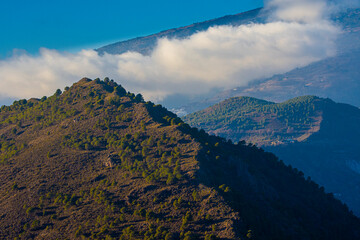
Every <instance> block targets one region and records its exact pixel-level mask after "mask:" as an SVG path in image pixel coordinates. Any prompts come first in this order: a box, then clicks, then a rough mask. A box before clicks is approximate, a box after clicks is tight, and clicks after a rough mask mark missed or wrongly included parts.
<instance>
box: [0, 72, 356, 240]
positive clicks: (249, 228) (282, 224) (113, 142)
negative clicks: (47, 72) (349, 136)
mask: <svg viewBox="0 0 360 240" xmlns="http://www.w3.org/2000/svg"><path fill="white" fill-rule="evenodd" d="M74 119H75V120H76V121H74ZM0 145H1V152H0V162H1V164H0V186H1V188H0V196H1V197H0V219H1V221H0V238H1V239H14V238H21V239H45V238H46V239H64V238H67V239H82V238H90V239H95V238H96V239H216V238H220V239H246V238H247V236H248V237H250V235H252V236H254V237H256V238H258V239H358V238H359V229H360V228H359V226H360V225H359V224H360V223H359V219H358V218H356V217H355V216H354V215H352V214H351V213H350V212H349V211H348V209H347V207H346V206H344V205H343V204H341V203H340V201H338V200H336V199H335V198H334V197H333V196H331V195H329V194H326V193H324V191H323V188H321V187H319V186H318V185H317V184H316V183H314V182H313V181H311V180H305V179H304V177H303V175H302V174H301V173H299V172H297V171H296V170H294V169H292V168H291V167H287V166H285V165H284V164H283V163H282V162H280V161H278V159H277V158H276V157H275V156H274V155H273V154H270V153H265V152H263V151H262V150H261V149H258V148H257V147H254V146H247V145H244V144H242V143H240V144H237V145H234V144H232V143H231V142H227V141H225V140H224V139H222V138H219V137H215V136H209V135H208V134H206V133H205V132H204V131H198V130H197V129H194V128H190V127H189V126H188V125H187V124H185V123H183V122H182V121H181V119H179V118H178V117H176V115H174V114H173V113H171V112H168V111H167V110H166V109H164V108H163V107H161V106H159V105H154V104H153V103H151V102H144V101H143V99H142V96H141V95H140V94H138V95H134V94H131V93H127V92H126V91H125V89H123V88H122V87H121V86H120V85H118V84H116V83H115V82H114V81H110V80H109V79H107V78H106V79H104V81H101V80H99V79H96V80H93V81H92V80H90V79H82V80H81V81H79V82H78V83H76V84H74V85H73V86H72V87H71V88H70V89H68V90H66V91H65V92H63V93H60V91H57V92H56V94H54V95H53V96H51V97H49V98H47V99H45V98H43V99H41V100H39V101H26V100H20V101H17V102H14V104H13V105H12V106H8V107H2V108H1V111H0Z"/></svg>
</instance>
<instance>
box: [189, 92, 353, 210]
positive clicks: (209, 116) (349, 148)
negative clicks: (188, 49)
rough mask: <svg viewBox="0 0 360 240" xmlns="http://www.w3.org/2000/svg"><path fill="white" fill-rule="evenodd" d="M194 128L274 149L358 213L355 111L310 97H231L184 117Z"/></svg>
mask: <svg viewBox="0 0 360 240" xmlns="http://www.w3.org/2000/svg"><path fill="white" fill-rule="evenodd" d="M183 119H184V121H185V122H187V123H188V124H190V125H191V126H194V127H199V128H202V129H204V130H205V131H207V132H209V133H210V134H215V135H218V136H222V137H225V138H228V139H231V140H233V141H235V142H236V141H242V140H245V141H246V142H250V143H252V144H256V145H258V146H262V147H263V148H264V149H266V150H267V151H271V152H274V153H275V154H276V155H278V156H279V157H280V159H282V160H284V161H285V163H286V164H291V165H292V166H294V167H296V168H298V169H300V170H301V171H303V172H304V173H305V175H306V176H310V177H311V178H312V179H314V180H315V181H316V182H318V183H320V184H321V185H324V186H325V188H326V190H327V191H328V192H334V193H335V194H336V196H337V197H338V198H339V199H341V200H343V201H344V202H346V203H347V204H348V205H349V206H350V207H351V209H352V210H354V211H355V212H356V214H358V215H359V214H360V209H359V205H358V203H359V201H360V189H359V188H358V186H359V184H360V171H359V168H358V166H359V164H360V151H359V149H360V146H359V141H358V137H359V136H360V128H359V122H360V110H359V109H358V108H356V107H354V106H351V105H348V104H341V103H335V102H334V101H332V100H331V99H324V98H319V97H315V96H303V97H297V98H294V99H291V100H288V101H285V102H282V103H274V102H268V101H264V100H260V99H256V98H251V97H235V98H230V99H228V100H225V101H223V102H221V103H219V104H216V105H214V106H212V107H209V108H207V109H204V110H202V111H199V112H196V113H193V114H189V115H187V116H185V117H184V118H183Z"/></svg>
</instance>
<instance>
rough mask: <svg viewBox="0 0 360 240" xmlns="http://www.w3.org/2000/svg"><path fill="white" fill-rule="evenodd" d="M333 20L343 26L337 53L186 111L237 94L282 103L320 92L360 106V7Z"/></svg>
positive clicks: (189, 109)
mask: <svg viewBox="0 0 360 240" xmlns="http://www.w3.org/2000/svg"><path fill="white" fill-rule="evenodd" d="M332 20H333V21H334V22H336V23H337V25H339V26H340V27H341V28H342V29H343V32H342V34H340V35H339V37H338V39H337V42H336V43H337V51H338V54H337V55H336V56H334V57H330V58H326V59H323V60H321V61H318V62H314V63H312V64H310V65H308V66H305V67H302V68H297V69H294V70H292V71H290V72H287V73H284V74H278V75H275V76H272V77H270V78H266V79H259V80H256V81H253V82H251V83H250V84H249V85H248V86H244V87H237V88H234V89H231V90H227V91H224V92H221V93H219V94H216V95H214V96H212V97H210V98H207V99H204V100H201V101H196V102H193V103H191V104H188V105H185V106H184V107H182V112H187V113H191V112H195V111H199V110H201V109H204V108H206V107H209V106H211V105H213V104H215V103H218V102H220V101H223V100H225V99H227V98H230V97H236V96H251V97H256V98H261V99H266V100H268V101H275V102H282V101H286V100H287V99H290V98H294V97H297V96H302V95H317V96H320V97H325V98H331V99H333V100H335V101H338V102H344V103H349V104H352V105H355V106H360V95H359V94H358V92H359V91H360V81H359V80H360V71H359V68H358V66H359V64H360V9H349V10H347V11H345V12H341V13H338V14H336V15H334V16H333V19H332Z"/></svg>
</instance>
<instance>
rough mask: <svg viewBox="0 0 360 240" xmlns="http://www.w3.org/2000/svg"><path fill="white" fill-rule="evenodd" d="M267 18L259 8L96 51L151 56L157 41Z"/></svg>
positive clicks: (182, 37)
mask: <svg viewBox="0 0 360 240" xmlns="http://www.w3.org/2000/svg"><path fill="white" fill-rule="evenodd" d="M265 18H266V14H264V13H263V11H262V9H261V8H258V9H254V10H252V11H248V12H244V13H239V14H236V15H228V16H224V17H220V18H216V19H213V20H209V21H205V22H200V23H194V24H191V25H188V26H185V27H180V28H174V29H170V30H165V31H162V32H159V33H156V34H153V35H150V36H145V37H138V38H134V39H130V40H127V41H121V42H116V43H113V44H110V45H107V46H104V47H100V48H98V49H96V51H98V52H99V53H100V54H103V53H109V54H121V53H124V52H128V51H135V52H139V53H141V54H143V55H149V54H150V53H151V52H152V50H153V49H154V48H155V46H156V43H157V40H158V39H160V38H169V39H171V38H177V39H184V38H187V37H189V36H191V35H192V34H194V33H196V32H199V31H205V30H207V29H208V28H209V27H213V26H221V25H233V26H238V25H242V24H248V23H251V22H254V23H257V22H264V20H265Z"/></svg>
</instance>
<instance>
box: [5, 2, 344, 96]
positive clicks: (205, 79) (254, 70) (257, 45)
mask: <svg viewBox="0 0 360 240" xmlns="http://www.w3.org/2000/svg"><path fill="white" fill-rule="evenodd" d="M294 2H295V3H294ZM296 3H297V4H296ZM269 6H271V7H276V11H275V14H274V15H273V18H272V21H271V22H269V23H265V24H252V25H243V26H239V27H231V26H222V27H214V28H210V29H208V30H207V31H205V32H199V33H197V34H194V35H192V36H191V37H189V38H188V39H183V40H177V39H172V40H169V39H161V40H159V42H158V46H157V47H156V49H155V50H154V52H153V53H152V54H151V55H150V56H143V55H141V54H139V53H131V52H128V53H125V54H121V55H109V54H105V55H103V56H99V55H98V54H97V53H96V52H95V51H93V50H83V51H81V52H79V53H76V54H70V53H60V52H58V51H55V50H49V49H41V50H40V54H39V56H37V57H33V56H29V55H26V54H22V55H20V56H14V57H12V58H10V59H6V60H3V61H0V76H1V80H0V97H7V96H10V97H17V98H30V97H41V96H43V95H50V94H52V93H53V92H54V91H55V90H56V89H57V88H63V87H64V86H66V85H71V84H72V83H73V82H74V81H76V80H78V79H80V78H82V77H84V76H86V77H90V78H95V77H105V76H109V77H110V78H113V79H115V80H116V81H117V82H118V83H120V84H122V85H123V86H124V87H125V88H126V89H127V90H130V91H134V92H142V93H143V95H144V96H145V98H147V99H151V100H155V101H156V100H160V99H162V98H163V97H165V96H169V95H173V94H201V93H206V92H208V91H210V90H211V89H213V88H231V87H235V86H240V85H245V84H247V83H248V82H249V81H251V80H254V79H257V78H261V77H266V76H271V75H273V74H277V73H283V72H286V71H289V70H291V69H293V68H295V67H301V66H305V65H307V64H309V63H311V62H313V61H317V60H320V59H322V58H325V57H328V56H332V55H333V54H335V52H336V49H335V45H334V41H335V38H336V36H337V34H338V32H339V29H337V28H336V27H335V26H333V25H332V24H331V23H330V22H328V21H326V19H325V17H324V16H325V13H326V11H327V10H326V9H325V8H326V6H325V5H324V2H323V1H317V0H315V1H314V0H313V1H308V0H303V1H295V0H291V1H290V0H273V1H271V3H270V5H269Z"/></svg>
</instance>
